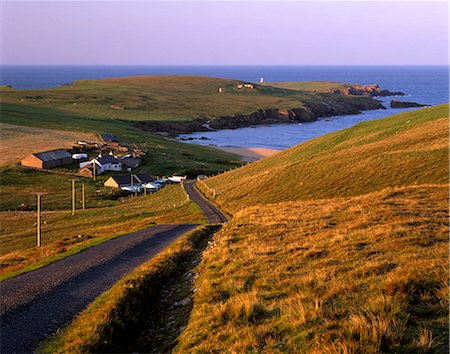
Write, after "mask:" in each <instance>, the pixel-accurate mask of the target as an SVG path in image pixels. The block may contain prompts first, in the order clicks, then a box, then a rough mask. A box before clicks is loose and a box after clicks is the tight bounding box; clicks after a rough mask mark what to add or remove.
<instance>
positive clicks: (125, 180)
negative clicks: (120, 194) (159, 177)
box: [104, 173, 155, 188]
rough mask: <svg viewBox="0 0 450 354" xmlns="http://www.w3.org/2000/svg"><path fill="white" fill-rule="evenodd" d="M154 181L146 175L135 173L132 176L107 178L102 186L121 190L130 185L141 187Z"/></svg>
mask: <svg viewBox="0 0 450 354" xmlns="http://www.w3.org/2000/svg"><path fill="white" fill-rule="evenodd" d="M154 180H155V179H154V178H153V177H152V176H150V175H149V174H146V173H137V174H134V175H124V176H112V177H109V178H108V179H107V180H106V182H105V183H104V185H105V186H106V187H112V188H121V187H124V186H131V185H142V184H147V183H149V182H153V181H154Z"/></svg>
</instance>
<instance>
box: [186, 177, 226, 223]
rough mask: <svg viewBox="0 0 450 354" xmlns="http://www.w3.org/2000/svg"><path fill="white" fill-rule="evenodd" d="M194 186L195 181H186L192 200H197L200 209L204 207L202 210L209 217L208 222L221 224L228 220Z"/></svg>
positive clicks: (187, 190)
mask: <svg viewBox="0 0 450 354" xmlns="http://www.w3.org/2000/svg"><path fill="white" fill-rule="evenodd" d="M194 187H195V181H186V183H185V184H184V188H185V190H186V192H187V193H188V194H189V198H191V200H192V201H193V202H195V203H196V204H197V205H198V206H199V207H200V209H202V211H203V212H204V213H205V215H206V217H207V218H208V223H209V224H221V223H224V222H227V221H228V219H227V218H226V217H225V215H223V214H222V212H221V211H220V210H219V209H217V208H216V207H215V206H214V205H213V204H211V202H209V201H208V200H206V199H205V198H203V196H201V195H200V193H199V192H198V191H197V190H196V189H195V188H194Z"/></svg>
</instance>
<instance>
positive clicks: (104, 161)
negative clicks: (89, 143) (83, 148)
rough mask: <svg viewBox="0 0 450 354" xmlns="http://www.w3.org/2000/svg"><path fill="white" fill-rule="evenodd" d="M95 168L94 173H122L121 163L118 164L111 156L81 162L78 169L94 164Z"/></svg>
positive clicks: (100, 156) (99, 156)
mask: <svg viewBox="0 0 450 354" xmlns="http://www.w3.org/2000/svg"><path fill="white" fill-rule="evenodd" d="M94 163H95V165H96V166H97V167H96V173H97V174H101V173H103V172H105V171H116V172H120V171H122V162H120V161H119V160H118V159H116V158H115V157H114V156H113V155H106V156H102V155H98V157H96V158H95V159H92V160H91V161H86V162H81V163H80V168H83V167H84V166H86V165H92V164H94Z"/></svg>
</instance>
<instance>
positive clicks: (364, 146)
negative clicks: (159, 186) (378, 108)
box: [200, 105, 449, 214]
mask: <svg viewBox="0 0 450 354" xmlns="http://www.w3.org/2000/svg"><path fill="white" fill-rule="evenodd" d="M448 107H449V106H448V105H442V106H437V107H432V108H426V109H421V110H417V111H414V112H408V113H402V114H397V115H394V116H390V117H387V118H383V119H379V120H374V121H368V122H363V123H359V124H357V125H356V126H354V127H352V128H349V129H345V130H341V131H337V132H335V133H332V134H328V135H325V136H322V137H319V138H317V139H313V140H311V141H308V142H306V143H303V144H301V145H297V146H295V147H292V148H290V149H287V150H284V151H282V152H280V153H278V154H276V155H273V156H271V157H268V158H265V159H263V160H261V161H258V162H255V163H252V164H249V165H247V166H245V167H243V168H239V169H237V170H233V171H231V172H226V173H223V174H221V175H219V176H217V177H213V178H209V179H208V180H206V181H205V182H204V183H203V184H201V185H200V188H202V186H203V188H202V190H203V191H204V192H205V193H206V194H207V195H209V196H211V197H213V191H214V190H215V192H216V198H215V199H214V201H215V202H216V203H218V204H219V205H220V206H221V207H223V208H224V209H225V210H226V211H227V212H229V213H231V214H234V213H235V212H236V211H237V210H239V209H242V208H245V207H248V206H253V205H260V204H268V203H276V202H283V201H294V200H309V199H322V198H335V197H347V196H354V195H359V194H366V193H368V192H372V191H377V190H381V189H383V188H387V187H395V186H404V185H414V184H427V183H447V182H448V166H449V162H448V157H449V153H448V142H449V135H448V132H449V130H448Z"/></svg>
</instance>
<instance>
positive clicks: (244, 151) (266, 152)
mask: <svg viewBox="0 0 450 354" xmlns="http://www.w3.org/2000/svg"><path fill="white" fill-rule="evenodd" d="M211 147H212V148H214V149H218V150H222V151H225V152H230V153H232V154H236V155H239V156H240V157H241V161H243V162H254V161H258V160H260V159H262V158H264V157H267V156H272V155H274V154H276V153H278V152H280V151H283V150H276V149H269V148H239V147H228V146H211Z"/></svg>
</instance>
